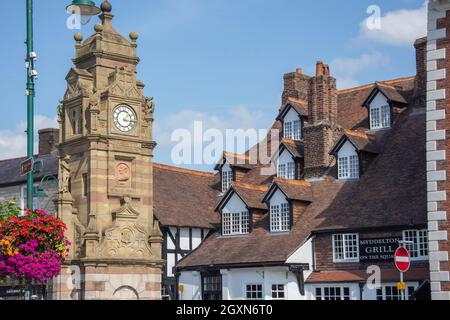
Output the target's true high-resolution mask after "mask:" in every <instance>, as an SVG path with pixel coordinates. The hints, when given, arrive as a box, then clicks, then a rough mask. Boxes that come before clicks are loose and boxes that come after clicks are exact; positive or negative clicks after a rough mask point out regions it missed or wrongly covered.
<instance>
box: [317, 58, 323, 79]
mask: <svg viewBox="0 0 450 320" xmlns="http://www.w3.org/2000/svg"><path fill="white" fill-rule="evenodd" d="M323 75H324V65H323V62H322V61H317V63H316V77H319V76H323Z"/></svg>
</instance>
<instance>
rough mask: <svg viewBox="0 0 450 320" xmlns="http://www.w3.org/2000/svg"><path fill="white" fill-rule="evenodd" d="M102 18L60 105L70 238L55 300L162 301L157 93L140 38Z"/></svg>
mask: <svg viewBox="0 0 450 320" xmlns="http://www.w3.org/2000/svg"><path fill="white" fill-rule="evenodd" d="M101 9H102V11H103V13H102V14H101V16H100V18H101V20H102V24H97V25H95V28H94V29H95V33H94V34H93V35H92V36H90V37H89V38H88V39H86V40H85V41H83V37H82V36H81V34H76V35H75V41H76V45H75V48H76V54H75V58H74V59H73V63H74V67H73V68H72V69H71V70H70V71H69V73H68V75H67V77H66V80H67V91H66V93H65V95H64V99H63V101H61V103H60V105H59V106H58V118H59V120H58V121H59V126H60V135H61V136H60V145H59V152H60V173H59V176H60V182H59V184H60V190H59V197H58V200H57V205H58V213H59V215H60V217H61V218H62V219H63V220H64V221H65V223H66V224H67V226H68V230H67V237H68V238H69V240H70V241H71V242H72V246H71V251H70V254H69V256H68V259H67V265H66V266H65V267H64V268H63V270H62V273H61V276H60V277H59V278H58V280H57V281H56V282H55V283H54V285H53V292H54V298H55V299H72V300H79V299H86V300H89V299H160V298H161V269H162V265H163V261H162V260H161V245H162V234H161V231H160V228H159V225H158V223H157V222H156V221H155V220H154V218H153V180H152V179H153V167H152V158H153V149H154V147H155V143H154V142H153V137H152V123H153V109H154V104H153V101H152V98H148V97H145V96H144V92H143V91H144V84H143V83H142V82H140V81H139V80H137V79H136V67H137V65H138V63H139V58H138V57H137V56H136V47H137V44H136V41H137V39H138V35H137V34H136V33H134V32H132V33H130V35H129V38H130V40H127V39H126V38H124V37H123V36H122V35H120V34H119V33H118V32H117V31H116V30H115V29H114V28H113V26H112V19H113V15H112V14H111V9H112V7H111V4H110V3H109V2H108V1H105V2H103V4H102V6H101Z"/></svg>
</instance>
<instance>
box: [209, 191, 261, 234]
mask: <svg viewBox="0 0 450 320" xmlns="http://www.w3.org/2000/svg"><path fill="white" fill-rule="evenodd" d="M266 192H267V188H265V187H260V186H255V185H249V184H242V183H232V184H231V186H230V188H229V189H228V191H227V192H226V193H225V195H224V196H223V197H222V199H221V200H220V202H219V204H218V205H217V207H216V212H219V214H220V216H221V226H222V235H223V236H240V235H247V234H249V233H250V232H251V230H252V228H253V226H254V225H255V224H257V223H258V221H260V220H261V219H262V217H263V216H264V214H265V212H266V211H267V208H266V206H265V204H264V203H263V202H262V198H263V196H264V194H265V193H266Z"/></svg>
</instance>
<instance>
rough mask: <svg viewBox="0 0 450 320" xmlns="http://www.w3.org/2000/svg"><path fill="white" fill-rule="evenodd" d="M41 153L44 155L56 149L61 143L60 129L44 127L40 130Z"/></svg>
mask: <svg viewBox="0 0 450 320" xmlns="http://www.w3.org/2000/svg"><path fill="white" fill-rule="evenodd" d="M38 133H39V155H40V156H44V155H48V154H50V153H52V151H54V150H56V147H57V145H58V143H59V130H58V129H42V130H39V132H38Z"/></svg>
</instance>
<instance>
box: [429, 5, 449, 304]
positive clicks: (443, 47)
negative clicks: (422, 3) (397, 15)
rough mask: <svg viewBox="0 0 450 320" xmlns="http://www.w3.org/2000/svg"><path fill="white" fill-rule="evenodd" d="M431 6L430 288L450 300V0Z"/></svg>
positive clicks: (434, 297) (439, 297)
mask: <svg viewBox="0 0 450 320" xmlns="http://www.w3.org/2000/svg"><path fill="white" fill-rule="evenodd" d="M428 9H429V10H428V41H427V44H426V55H427V65H426V70H427V90H428V94H427V171H428V174H427V180H428V185H427V188H428V227H429V230H430V235H429V236H430V271H431V290H432V296H433V299H436V300H450V276H449V270H450V264H449V251H450V245H449V228H450V227H449V220H448V211H449V196H450V193H449V190H450V188H449V182H448V176H449V170H450V169H449V165H448V159H449V143H448V139H449V135H448V129H449V128H450V123H449V119H448V111H449V107H450V106H449V97H450V91H449V88H450V83H449V79H448V74H449V70H450V69H449V67H450V66H449V60H448V52H449V51H450V42H449V28H450V1H447V0H432V1H430V2H429V8H428Z"/></svg>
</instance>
